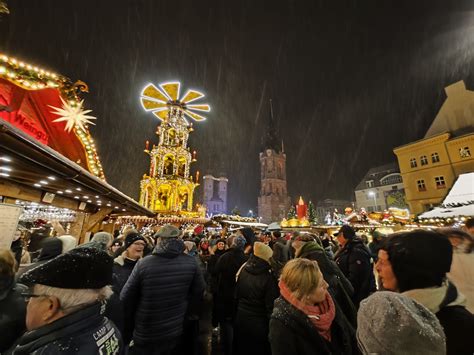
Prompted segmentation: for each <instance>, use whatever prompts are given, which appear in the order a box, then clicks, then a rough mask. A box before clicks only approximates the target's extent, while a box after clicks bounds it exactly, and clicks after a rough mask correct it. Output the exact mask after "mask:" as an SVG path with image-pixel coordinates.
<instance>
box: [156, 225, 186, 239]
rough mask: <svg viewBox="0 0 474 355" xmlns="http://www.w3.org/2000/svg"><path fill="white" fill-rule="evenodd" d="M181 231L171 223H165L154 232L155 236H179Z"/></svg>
mask: <svg viewBox="0 0 474 355" xmlns="http://www.w3.org/2000/svg"><path fill="white" fill-rule="evenodd" d="M181 235H182V232H181V230H179V228H176V227H175V226H173V225H171V224H166V225H164V226H163V227H161V228H160V230H159V231H158V232H156V233H155V236H154V237H155V238H179V237H181Z"/></svg>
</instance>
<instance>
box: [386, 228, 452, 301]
mask: <svg viewBox="0 0 474 355" xmlns="http://www.w3.org/2000/svg"><path fill="white" fill-rule="evenodd" d="M381 249H382V250H385V251H386V252H387V254H388V257H389V260H390V263H391V265H392V269H393V273H394V274H395V277H396V278H397V283H398V290H399V292H405V291H408V290H413V289H417V288H428V287H435V286H438V287H439V286H441V284H442V283H443V280H444V278H445V277H446V273H448V272H449V270H450V269H451V261H452V258H453V247H452V245H451V243H450V242H449V240H448V239H447V238H446V237H444V236H443V235H441V234H439V233H437V232H433V231H428V230H422V229H417V230H414V231H411V232H406V233H396V234H392V235H391V236H390V237H388V238H387V239H386V240H385V241H384V243H383V245H382V247H381Z"/></svg>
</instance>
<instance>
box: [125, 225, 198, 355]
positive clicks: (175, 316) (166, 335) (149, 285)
mask: <svg viewBox="0 0 474 355" xmlns="http://www.w3.org/2000/svg"><path fill="white" fill-rule="evenodd" d="M180 236H181V231H180V230H179V229H178V228H176V227H174V226H172V225H165V226H164V227H162V228H161V229H160V230H159V231H158V232H157V234H156V237H157V238H158V243H157V245H156V248H155V250H154V251H153V253H152V255H149V256H147V257H145V258H143V259H141V260H139V261H138V263H137V264H136V265H135V267H134V269H133V271H132V274H131V275H130V277H129V278H128V281H127V283H126V284H125V286H124V288H123V289H122V292H121V294H120V299H121V301H122V304H123V307H124V310H125V330H124V338H125V340H126V341H127V343H128V342H129V341H130V340H131V339H132V338H133V342H134V346H133V347H132V348H131V353H133V354H160V355H162V354H170V353H171V352H172V351H173V350H174V349H175V348H176V347H177V345H178V342H179V338H180V337H181V335H182V333H183V323H184V317H185V315H186V311H187V310H188V305H189V304H190V303H192V304H194V303H195V302H196V300H199V299H201V298H202V296H203V292H204V280H203V277H202V274H201V270H200V268H199V266H198V264H197V262H196V259H195V258H194V257H192V256H189V255H186V254H184V242H183V240H182V239H180V238H179V237H180Z"/></svg>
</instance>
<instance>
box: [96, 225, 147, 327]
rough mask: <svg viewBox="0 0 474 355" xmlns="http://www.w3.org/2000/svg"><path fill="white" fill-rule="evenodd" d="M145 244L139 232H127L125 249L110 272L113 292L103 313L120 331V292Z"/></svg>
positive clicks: (115, 260)
mask: <svg viewBox="0 0 474 355" xmlns="http://www.w3.org/2000/svg"><path fill="white" fill-rule="evenodd" d="M145 245H146V241H145V238H143V236H142V235H141V234H140V233H136V232H132V233H129V234H127V237H126V238H125V242H124V245H123V248H124V249H125V250H124V251H123V252H122V253H121V254H120V255H119V256H117V257H116V258H115V259H114V267H113V274H112V277H113V283H112V291H113V292H114V293H113V295H112V296H111V297H110V298H109V301H108V302H107V307H106V311H105V315H106V316H107V317H108V318H109V319H111V320H112V321H113V322H114V323H115V325H116V326H117V328H118V329H119V330H120V332H121V333H123V330H124V318H123V317H124V311H123V307H122V303H121V302H120V292H122V288H123V286H124V285H125V283H126V282H127V280H128V278H129V277H130V274H131V273H132V271H133V268H134V267H135V264H136V263H137V262H138V260H139V259H141V258H142V256H143V251H144V248H145Z"/></svg>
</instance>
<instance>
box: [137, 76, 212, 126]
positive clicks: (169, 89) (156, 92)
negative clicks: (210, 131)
mask: <svg viewBox="0 0 474 355" xmlns="http://www.w3.org/2000/svg"><path fill="white" fill-rule="evenodd" d="M180 86H181V84H180V83H179V82H169V83H163V84H160V85H159V88H157V87H156V86H155V85H153V84H148V85H147V86H145V88H144V89H143V90H142V93H141V103H142V106H143V108H144V109H145V110H146V111H151V112H152V113H153V114H154V115H155V116H156V117H158V118H159V119H160V120H161V121H167V120H168V119H169V118H170V116H171V115H173V116H174V112H175V110H177V111H178V112H180V113H182V114H184V115H186V116H188V117H189V118H191V119H193V120H194V121H204V120H205V119H206V117H204V116H203V115H202V114H201V113H198V112H209V111H211V107H210V106H209V105H207V104H199V103H198V104H196V103H194V102H195V101H196V100H199V99H201V98H203V97H204V94H203V93H200V92H199V91H196V90H188V91H187V92H186V93H185V94H184V95H183V96H182V97H181V98H180V92H179V91H180ZM196 111H198V112H196Z"/></svg>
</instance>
